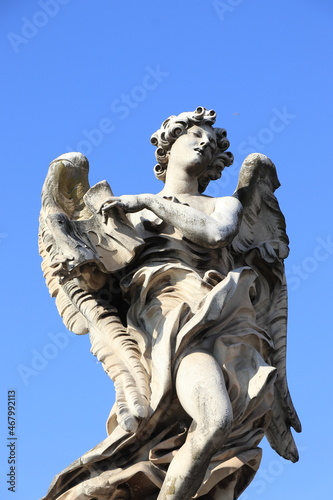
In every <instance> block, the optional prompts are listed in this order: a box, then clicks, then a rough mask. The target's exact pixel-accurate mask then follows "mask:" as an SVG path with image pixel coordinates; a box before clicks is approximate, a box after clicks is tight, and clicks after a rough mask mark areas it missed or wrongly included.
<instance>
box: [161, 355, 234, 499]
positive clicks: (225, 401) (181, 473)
mask: <svg viewBox="0 0 333 500" xmlns="http://www.w3.org/2000/svg"><path fill="white" fill-rule="evenodd" d="M176 391H177V396H178V399H179V401H180V403H181V405H182V407H183V408H184V410H185V411H186V412H187V413H188V414H189V415H190V417H192V419H193V423H192V426H191V429H190V431H189V433H188V436H187V439H186V442H185V444H184V445H183V446H182V447H181V448H180V449H179V450H178V452H177V454H176V455H175V457H174V458H173V460H172V462H171V464H170V466H169V468H168V472H167V475H166V478H165V480H164V483H163V486H162V489H161V491H160V494H159V496H158V500H189V499H190V498H191V497H192V496H194V495H195V493H196V492H197V491H198V489H199V487H200V485H201V482H202V481H203V479H204V476H205V473H206V471H207V467H208V465H209V462H210V460H211V458H212V456H213V455H214V454H215V453H216V452H217V451H218V450H219V449H220V448H221V446H222V445H223V442H224V441H225V439H226V437H227V436H228V434H229V432H230V429H231V424H232V408H231V403H230V400H229V396H228V393H227V390H226V387H225V382H224V377H223V373H222V370H221V368H220V366H219V365H218V363H217V362H216V360H215V359H214V358H213V356H211V355H210V354H208V353H206V352H192V353H191V354H189V355H187V356H186V357H185V358H184V359H183V360H182V361H181V363H180V365H179V369H178V372H177V378H176Z"/></svg>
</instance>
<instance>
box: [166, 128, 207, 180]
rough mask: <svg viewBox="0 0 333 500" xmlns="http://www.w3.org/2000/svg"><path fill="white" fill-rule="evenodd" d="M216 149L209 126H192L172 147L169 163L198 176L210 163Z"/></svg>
mask: <svg viewBox="0 0 333 500" xmlns="http://www.w3.org/2000/svg"><path fill="white" fill-rule="evenodd" d="M215 149H216V137H215V132H214V129H213V128H212V127H210V126H209V125H202V126H198V125H193V126H192V127H190V128H189V129H188V130H187V133H186V134H183V135H181V136H180V137H179V138H178V139H177V140H176V142H175V143H174V144H173V145H172V147H171V150H170V158H169V162H170V161H172V159H174V160H175V161H176V162H177V164H178V165H184V166H185V167H191V172H192V173H193V174H195V173H196V174H198V175H200V174H201V173H202V172H203V171H204V170H205V169H206V168H207V167H208V165H209V164H210V162H211V161H212V158H213V155H214V152H215Z"/></svg>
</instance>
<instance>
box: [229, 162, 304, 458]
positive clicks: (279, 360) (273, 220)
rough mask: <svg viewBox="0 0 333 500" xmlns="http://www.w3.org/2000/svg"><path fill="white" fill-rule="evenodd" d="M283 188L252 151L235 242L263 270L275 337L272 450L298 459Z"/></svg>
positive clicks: (262, 314)
mask: <svg viewBox="0 0 333 500" xmlns="http://www.w3.org/2000/svg"><path fill="white" fill-rule="evenodd" d="M279 186H280V183H279V180H278V178H277V174H276V169H275V166H274V164H273V163H272V162H271V160H270V159H269V158H267V157H266V156H264V155H262V154H258V153H254V154H251V155H249V156H248V157H247V158H246V159H245V161H244V163H243V165H242V168H241V171H240V174H239V181H238V186H237V189H236V191H235V193H234V196H235V197H236V198H238V199H239V200H240V201H241V203H242V205H243V207H244V214H243V219H242V223H241V226H240V230H239V233H238V235H237V236H236V237H235V239H234V240H233V242H232V244H231V252H232V254H233V255H234V259H235V263H236V265H244V264H245V265H249V266H251V267H252V268H253V269H254V270H255V271H256V272H257V274H258V277H259V280H258V286H259V294H258V297H259V298H258V300H257V302H256V303H255V308H256V313H257V321H258V324H259V326H260V327H262V328H263V329H265V330H266V331H267V333H268V334H269V335H270V337H271V339H272V341H273V344H274V351H273V353H272V354H271V360H270V361H271V364H272V366H274V367H276V369H277V381H276V384H275V399H274V403H273V407H272V419H271V423H270V426H269V428H268V430H267V432H266V436H267V439H268V441H269V443H270V445H271V446H272V448H273V449H274V450H275V451H277V453H279V454H280V455H281V456H283V457H284V458H286V459H288V460H291V461H293V462H296V461H297V460H298V451H297V447H296V444H295V442H294V439H293V436H292V434H291V430H290V427H293V428H294V429H295V430H296V431H297V432H300V431H301V424H300V421H299V418H298V416H297V413H296V410H295V408H294V406H293V403H292V400H291V397H290V393H289V389H288V384H287V376H286V332H287V287H286V278H285V272H284V264H283V261H284V259H285V258H286V257H287V256H288V253H289V248H288V243H289V240H288V236H287V234H286V226H285V219H284V216H283V214H282V212H281V210H280V207H279V204H278V201H277V199H276V197H275V195H274V191H275V190H276V189H277V188H278V187H279Z"/></svg>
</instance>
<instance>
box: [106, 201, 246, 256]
mask: <svg viewBox="0 0 333 500" xmlns="http://www.w3.org/2000/svg"><path fill="white" fill-rule="evenodd" d="M114 206H120V207H121V208H123V209H124V211H125V212H137V211H139V210H142V209H144V208H146V209H148V210H151V211H152V212H154V214H155V215H157V216H158V217H159V218H160V219H162V220H164V221H165V222H167V223H168V224H170V225H172V226H174V227H176V228H177V229H179V231H180V232H181V233H182V234H183V235H184V236H185V238H188V239H189V240H191V241H193V242H194V243H197V244H199V245H202V246H204V247H209V248H218V247H223V246H226V245H228V244H229V243H230V242H231V241H232V239H233V238H234V236H235V235H236V234H237V231H238V228H239V225H240V221H241V217H242V205H241V203H240V202H239V201H238V200H237V199H235V198H233V197H225V198H218V199H217V200H216V208H215V210H214V212H213V213H212V214H211V215H207V214H205V213H204V212H201V211H200V210H197V209H195V208H192V207H189V206H188V205H183V204H178V203H174V202H172V201H170V200H167V199H165V198H162V197H161V196H158V195H153V194H141V195H127V196H120V197H119V198H114V199H113V200H112V201H110V203H109V204H108V205H106V206H105V207H104V209H103V210H104V212H105V213H107V211H108V210H110V208H112V207H114Z"/></svg>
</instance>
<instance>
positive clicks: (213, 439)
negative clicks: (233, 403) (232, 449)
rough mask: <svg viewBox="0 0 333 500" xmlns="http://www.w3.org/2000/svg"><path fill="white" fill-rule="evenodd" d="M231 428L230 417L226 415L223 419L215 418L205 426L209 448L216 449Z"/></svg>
mask: <svg viewBox="0 0 333 500" xmlns="http://www.w3.org/2000/svg"><path fill="white" fill-rule="evenodd" d="M231 427H232V415H231V414H230V415H226V416H225V417H224V418H220V417H218V418H216V419H213V420H211V421H210V422H209V423H208V425H207V424H206V433H207V440H208V442H209V446H213V447H214V448H218V447H219V446H220V445H221V444H222V443H223V442H224V441H225V438H226V437H227V436H228V435H229V433H230V431H231Z"/></svg>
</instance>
